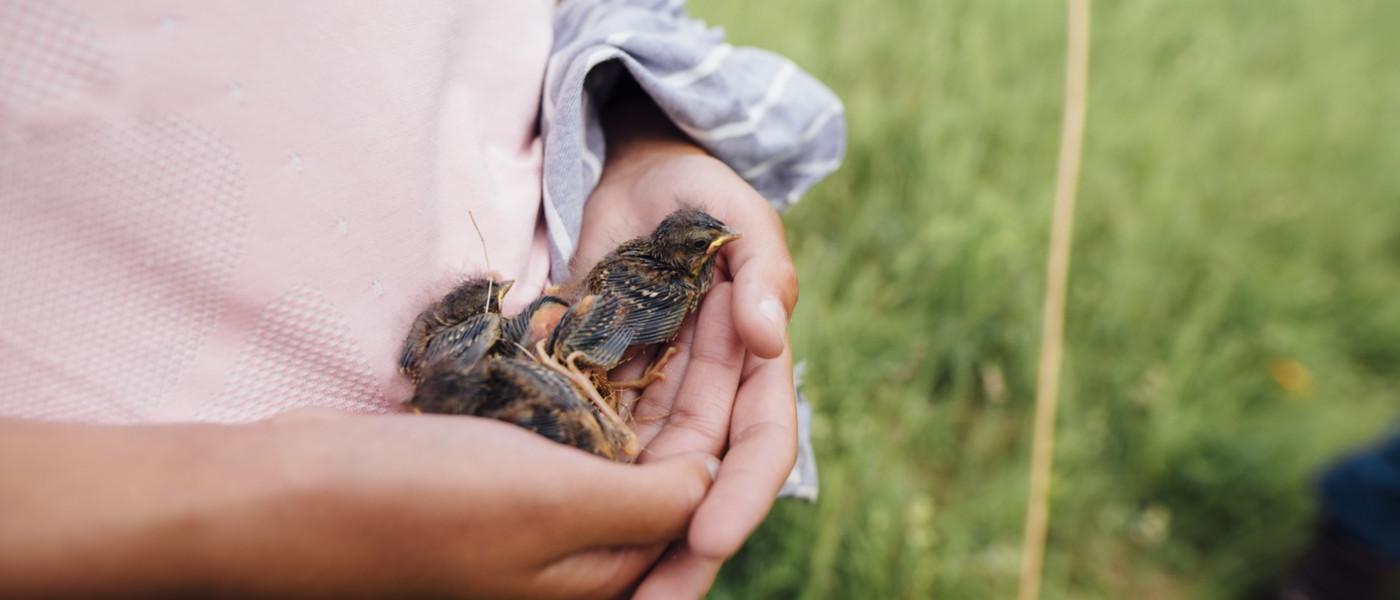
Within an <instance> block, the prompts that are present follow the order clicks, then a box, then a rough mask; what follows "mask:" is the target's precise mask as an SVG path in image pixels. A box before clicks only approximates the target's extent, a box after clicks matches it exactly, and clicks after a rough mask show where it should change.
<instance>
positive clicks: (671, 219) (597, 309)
mask: <svg viewBox="0 0 1400 600" xmlns="http://www.w3.org/2000/svg"><path fill="white" fill-rule="evenodd" d="M739 238H740V235H739V234H738V233H736V232H735V231H733V230H731V229H730V228H729V227H727V226H725V224H724V223H721V222H720V221H719V220H718V219H716V218H714V217H712V216H710V215H709V214H708V213H705V212H704V211H701V210H696V209H682V210H678V211H676V212H673V213H671V214H670V215H668V216H667V217H666V218H665V219H663V220H662V221H661V224H660V225H657V227H656V229H655V230H654V231H653V232H652V233H651V235H647V236H643V237H639V238H635V239H632V240H629V241H627V242H623V243H622V245H620V246H618V247H617V248H616V249H615V250H613V251H612V252H611V253H609V254H608V255H607V256H605V257H603V259H602V260H600V261H598V264H597V265H594V267H593V269H592V270H590V271H589V272H588V276H587V277H585V278H584V280H583V282H582V286H581V289H580V293H581V294H587V295H592V296H596V297H597V298H596V300H594V301H593V302H592V303H591V304H587V305H584V304H585V302H584V301H583V300H580V301H579V302H577V303H576V304H575V307H574V308H573V309H571V310H570V312H571V313H576V314H572V315H571V314H567V313H566V314H565V316H564V318H563V320H561V322H560V326H559V327H558V328H557V329H555V333H554V335H552V336H551V338H550V340H549V342H548V344H547V348H546V349H547V350H548V352H549V353H550V354H551V355H553V356H554V358H555V359H556V360H558V361H562V362H564V363H565V364H570V365H574V364H576V365H578V366H580V367H584V368H591V369H597V370H603V371H607V370H611V369H612V368H613V367H616V366H617V365H618V364H619V363H621V362H622V360H623V358H624V355H625V354H626V351H627V350H628V349H629V348H632V347H636V346H642V345H647V344H659V343H665V342H669V341H671V340H672V339H674V338H675V337H676V333H677V332H679V331H680V328H681V323H682V322H683V321H685V317H686V315H688V314H690V313H691V312H692V311H694V310H695V308H696V307H697V306H699V304H700V298H701V297H703V296H704V295H705V292H707V291H709V289H710V284H711V282H712V280H713V278H714V265H715V259H716V256H717V255H718V253H719V250H720V248H722V247H724V245H725V244H728V243H730V242H732V241H734V240H737V239H739ZM581 305H583V306H581ZM584 313H587V314H584ZM671 350H673V349H669V350H668V351H667V352H666V353H665V354H663V355H662V356H661V358H660V359H658V360H657V361H656V362H655V363H653V364H652V365H651V367H650V368H648V369H647V374H646V375H644V376H643V377H642V378H641V379H639V380H636V381H633V382H620V383H615V384H614V387H616V388H627V387H633V388H637V387H645V386H646V385H647V384H648V383H650V382H651V381H653V380H655V379H657V378H659V377H660V370H661V367H662V366H663V365H664V364H665V362H666V360H667V359H669V358H670V356H671V353H672V352H671Z"/></svg>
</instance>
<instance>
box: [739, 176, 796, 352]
mask: <svg viewBox="0 0 1400 600" xmlns="http://www.w3.org/2000/svg"><path fill="white" fill-rule="evenodd" d="M759 201H760V202H761V199H759ZM725 216H726V219H727V221H728V225H729V226H730V227H731V228H733V229H735V230H737V231H739V232H741V233H743V234H744V238H743V239H742V240H739V241H738V242H736V243H733V244H729V245H727V246H725V247H724V249H723V250H722V252H723V253H724V258H725V260H726V261H727V263H728V265H729V272H730V273H731V274H732V275H733V277H734V305H733V309H734V322H735V325H736V326H737V327H738V329H739V335H740V337H742V338H743V339H744V345H745V346H747V347H748V349H749V350H750V351H752V352H753V353H754V354H757V355H758V356H760V357H763V358H773V357H776V356H778V354H780V353H781V352H782V351H783V345H784V344H785V343H786V340H787V325H788V319H789V318H791V316H792V309H793V308H794V307H795V306H797V287H798V286H797V270H796V269H795V268H794V267H793V265H792V257H791V255H789V254H788V248H787V241H786V240H785V239H784V238H783V224H782V221H781V220H780V219H779V218H778V213H777V212H775V211H774V210H773V209H772V208H771V207H769V206H768V205H767V203H766V202H761V206H751V207H746V208H744V209H741V210H734V209H731V210H728V211H726V215H725Z"/></svg>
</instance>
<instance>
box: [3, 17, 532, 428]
mask: <svg viewBox="0 0 1400 600" xmlns="http://www.w3.org/2000/svg"><path fill="white" fill-rule="evenodd" d="M552 10H553V7H552V2H550V1H548V0H528V1H526V0H512V1H509V2H486V1H481V0H466V1H463V0H421V1H416V2H402V1H394V2H390V1H383V2H373V1H370V2H355V3H343V2H331V1H327V0H300V1H297V2H285V3H255V4H254V5H245V4H244V3H239V2H199V3H185V2H175V1H173V0H144V1H139V2H120V3H115V2H103V1H99V0H80V1H74V2H64V3H61V4H59V3H48V2H0V415H9V416H20V417H30V418H44V419H65V420H81V421H90V422H105V423H129V422H139V421H183V420H208V421H244V420H252V419H258V418H262V417H266V416H269V415H272V414H275V413H278V412H282V411H284V410H287V409H291V408H295V407H308V406H321V407H333V408H341V409H348V410H355V411H364V412H383V411H390V410H395V409H396V407H397V405H398V404H399V403H400V402H402V401H403V400H404V399H406V397H407V395H408V393H409V390H408V389H407V384H406V383H405V382H404V381H403V380H402V379H401V377H400V376H399V375H398V374H397V372H396V371H395V366H396V362H397V361H396V359H397V353H398V350H399V346H400V343H401V341H402V339H403V335H404V333H405V332H406V331H407V328H408V325H409V323H410V322H411V321H412V319H413V317H414V316H415V315H416V314H417V313H418V311H419V310H421V309H422V308H423V307H424V306H425V305H426V304H427V303H428V302H430V301H432V300H433V299H435V298H436V297H438V296H440V295H441V294H442V293H443V292H445V291H446V290H447V289H448V288H450V286H451V285H452V284H453V283H455V282H456V281H458V280H459V279H460V278H461V277H463V276H465V275H468V274H472V273H477V272H482V271H484V270H485V268H486V266H485V265H486V262H485V260H484V257H483V253H482V243H481V242H480V241H479V240H478V237H477V234H476V232H475V230H474V229H473V228H472V225H471V221H470V219H469V216H468V212H469V211H470V212H471V213H472V214H474V215H475V217H476V220H477V222H478V223H479V224H480V226H481V234H482V236H483V237H484V238H485V245H486V246H487V247H488V248H489V252H490V265H491V267H492V268H493V269H494V270H496V271H498V272H500V273H501V274H502V275H505V276H507V277H512V278H515V279H517V280H518V283H517V285H516V287H515V289H514V290H513V291H512V292H511V297H510V298H509V300H510V301H509V302H508V305H507V309H508V310H510V309H512V308H513V307H518V306H520V305H523V304H524V303H525V302H527V301H529V300H530V299H532V298H533V297H535V296H536V295H537V294H538V293H539V292H540V290H541V288H542V286H543V285H544V284H545V283H546V279H547V271H548V266H549V265H548V262H549V257H548V253H547V248H546V241H545V236H544V228H543V224H542V221H541V216H540V200H541V191H540V180H541V172H540V167H541V152H540V141H539V137H538V131H537V113H538V110H539V106H540V88H541V80H542V77H543V74H544V68H545V63H546V60H547V58H548V54H549V50H550V41H551V28H550V18H551V11H552Z"/></svg>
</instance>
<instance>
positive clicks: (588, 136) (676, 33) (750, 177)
mask: <svg viewBox="0 0 1400 600" xmlns="http://www.w3.org/2000/svg"><path fill="white" fill-rule="evenodd" d="M623 69H625V70H626V72H627V73H629V74H630V75H631V76H632V78H633V79H635V80H636V81H637V83H638V84H639V85H640V86H641V88H642V89H643V90H644V91H645V92H646V93H647V94H648V95H650V96H651V98H652V100H653V101H655V102H656V105H657V106H659V107H660V108H661V110H662V111H663V112H665V113H666V115H667V116H668V117H669V118H670V119H671V121H672V122H674V123H675V124H676V126H677V127H678V128H680V129H681V130H682V131H684V132H685V133H686V134H687V135H689V136H690V137H691V139H694V140H695V141H696V142H697V143H699V144H700V145H701V146H703V147H704V148H705V149H706V150H708V151H709V153H710V154H712V155H714V156H715V157H716V158H718V159H720V160H722V161H724V162H725V163H726V164H728V165H729V167H730V168H732V169H734V171H735V172H737V173H738V174H739V175H740V176H742V177H743V178H744V179H745V180H746V181H748V182H749V184H750V185H752V186H753V187H754V189H756V190H758V191H759V193H761V194H763V196H764V197H765V198H767V199H768V200H769V202H772V203H773V206H774V207H775V208H777V209H779V210H782V209H784V208H787V207H788V206H791V205H792V204H793V203H794V202H796V201H797V199H798V198H799V197H800V196H801V195H802V193H803V192H805V191H806V190H807V188H809V187H811V186H812V184H815V183H816V182H817V181H820V180H821V179H822V178H823V177H825V176H827V175H829V174H830V173H831V172H832V171H835V170H836V167H838V166H840V164H841V158H842V156H843V155H844V154H845V150H846V121H845V115H844V109H843V107H842V105H841V101H840V99H838V98H837V97H836V95H835V94H833V93H832V92H831V90H829V89H827V88H826V86H824V85H822V84H821V82H819V81H817V80H816V79H813V78H812V76H811V75H808V74H807V73H805V72H803V71H802V70H801V69H798V68H797V66H796V65H794V64H793V63H792V61H789V60H787V59H785V58H783V57H781V56H778V55H776V54H773V53H771V52H767V51H764V50H759V49H756V48H736V47H734V46H731V45H729V44H727V43H725V41H724V32H723V31H722V30H720V29H718V28H711V27H707V26H706V25H705V24H704V23H702V22H700V21H697V20H695V19H692V18H690V17H689V16H687V15H686V12H685V2H684V0H670V1H667V0H566V1H564V2H563V3H561V5H560V6H559V7H558V10H557V11H556V12H555V17H554V48H553V50H552V51H551V52H550V57H549V63H548V65H547V66H546V67H545V82H544V99H543V103H542V106H543V116H542V119H541V131H542V136H543V138H544V214H545V222H546V224H547V225H548V230H549V241H550V261H551V262H550V274H551V276H552V277H553V279H554V280H555V281H564V280H566V279H568V277H569V259H570V257H572V256H573V254H574V248H575V245H576V240H577V239H578V233H579V228H580V222H581V220H582V218H583V204H584V202H585V201H586V200H587V199H588V195H589V193H591V192H592V191H593V188H594V186H596V185H597V183H598V178H599V176H600V175H601V174H602V165H603V157H604V156H605V154H604V151H605V148H604V140H603V131H602V127H601V125H600V123H599V116H598V115H599V111H598V107H599V106H600V105H601V104H602V103H603V102H605V101H606V100H607V94H608V92H609V90H610V88H611V86H612V83H613V82H615V81H616V79H617V77H618V76H619V75H621V73H622V70H623ZM796 385H797V382H796V381H794V386H796ZM798 415H799V423H798V460H797V464H796V465H795V466H794V467H793V471H792V474H791V475H790V476H789V477H788V480H787V482H786V483H785V484H784V485H783V490H782V493H781V495H783V496H787V497H797V498H802V499H806V500H815V499H816V495H817V471H816V462H815V459H814V457H813V455H812V447H811V442H810V437H811V436H810V420H811V407H810V406H809V405H808V404H807V402H806V399H805V398H804V397H803V396H802V395H801V393H800V390H799V394H798Z"/></svg>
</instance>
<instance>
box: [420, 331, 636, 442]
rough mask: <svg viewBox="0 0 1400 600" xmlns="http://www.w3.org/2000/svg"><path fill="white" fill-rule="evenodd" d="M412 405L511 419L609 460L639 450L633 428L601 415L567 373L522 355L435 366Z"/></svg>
mask: <svg viewBox="0 0 1400 600" xmlns="http://www.w3.org/2000/svg"><path fill="white" fill-rule="evenodd" d="M409 406H410V407H412V408H415V409H418V410H420V411H422V412H427V413H438V414H450V415H470V416H476V417H487V418H492V419H497V420H501V421H505V422H507V423H513V424H515V425H518V426H520V427H524V428H525V429H529V430H530V431H534V432H535V433H538V434H540V435H542V436H544V437H547V438H549V439H551V440H554V441H556V442H559V443H561V444H568V445H570V446H573V447H575V448H579V449H582V450H585V451H588V452H592V453H593V454H597V455H598V456H602V457H604V458H607V459H611V460H623V461H628V460H631V459H632V458H635V457H636V456H637V454H638V453H639V452H640V450H641V447H640V445H639V444H638V442H637V438H636V436H635V435H634V434H633V433H632V431H631V430H630V429H629V428H626V426H623V427H621V428H619V427H617V426H616V425H615V424H613V423H610V422H607V421H606V420H604V419H600V418H598V414H597V413H596V412H595V411H594V408H593V407H592V406H590V404H589V402H588V401H587V400H585V399H584V398H583V396H582V395H580V393H579V390H578V389H577V388H576V387H575V386H574V384H573V383H572V382H570V381H569V380H568V379H567V378H566V377H565V376H563V375H562V374H560V373H559V372H557V371H555V370H553V369H551V368H549V367H547V366H544V365H541V364H539V363H536V362H534V361H533V360H528V359H523V358H506V357H500V356H488V357H486V358H485V359H484V360H481V361H479V362H476V363H475V364H473V365H470V366H467V367H465V368H434V369H431V370H430V371H429V372H428V374H427V377H426V378H425V379H424V380H423V382H422V383H421V384H419V385H418V387H417V389H416V390H415V391H414V394H413V398H412V399H411V400H409Z"/></svg>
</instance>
